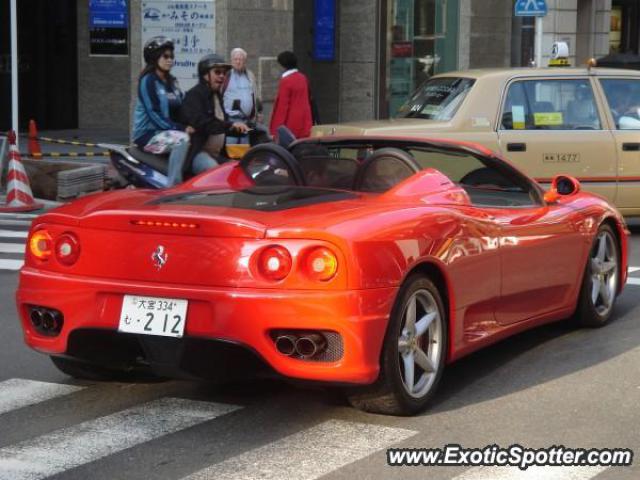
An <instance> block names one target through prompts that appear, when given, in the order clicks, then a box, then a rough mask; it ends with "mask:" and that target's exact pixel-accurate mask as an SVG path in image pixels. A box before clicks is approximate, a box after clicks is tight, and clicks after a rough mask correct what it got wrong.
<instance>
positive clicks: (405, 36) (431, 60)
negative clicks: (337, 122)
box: [381, 0, 458, 117]
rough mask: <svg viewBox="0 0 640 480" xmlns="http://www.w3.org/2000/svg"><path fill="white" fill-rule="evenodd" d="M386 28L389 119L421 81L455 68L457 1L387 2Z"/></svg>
mask: <svg viewBox="0 0 640 480" xmlns="http://www.w3.org/2000/svg"><path fill="white" fill-rule="evenodd" d="M387 25H389V29H390V34H389V35H388V37H389V38H388V39H387V42H386V44H385V45H384V49H385V51H386V58H388V59H389V60H388V70H387V72H388V75H387V79H386V88H387V91H386V96H385V97H384V98H385V101H386V102H388V103H387V105H386V107H387V109H386V110H387V111H388V114H389V116H392V117H393V116H395V114H396V113H397V111H398V109H399V108H400V106H402V104H403V103H404V102H406V101H407V99H408V98H409V97H410V96H411V94H412V93H413V91H414V90H415V89H416V88H417V87H418V86H419V85H420V84H421V83H422V82H424V81H425V80H426V79H428V78H429V77H431V76H432V75H434V74H436V73H440V72H444V71H448V70H454V69H455V68H456V66H457V54H458V50H457V44H458V42H457V32H458V0H388V3H387ZM383 58H384V57H383ZM384 110H385V109H384V108H382V109H381V111H384Z"/></svg>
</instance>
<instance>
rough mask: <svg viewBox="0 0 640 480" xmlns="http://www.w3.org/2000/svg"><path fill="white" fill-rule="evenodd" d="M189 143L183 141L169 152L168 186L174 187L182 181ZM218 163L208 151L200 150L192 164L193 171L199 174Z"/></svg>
mask: <svg viewBox="0 0 640 480" xmlns="http://www.w3.org/2000/svg"><path fill="white" fill-rule="evenodd" d="M188 151H189V143H183V144H182V145H178V146H177V147H176V148H174V149H173V150H171V154H169V171H168V173H167V187H173V186H175V185H178V184H179V183H182V180H183V179H182V168H183V166H184V162H185V159H186V157H187V152H188ZM217 165H218V162H216V161H215V160H214V159H213V158H211V157H210V156H209V155H208V154H207V153H206V152H199V153H198V154H197V155H196V156H195V157H194V158H193V162H192V164H191V171H192V172H193V173H194V174H195V175H197V174H199V173H202V172H204V171H205V170H209V169H210V168H213V167H215V166H217Z"/></svg>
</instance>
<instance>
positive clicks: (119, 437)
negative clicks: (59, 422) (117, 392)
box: [0, 398, 241, 480]
mask: <svg viewBox="0 0 640 480" xmlns="http://www.w3.org/2000/svg"><path fill="white" fill-rule="evenodd" d="M239 408H241V407H238V406H236V405H227V404H220V403H208V402H200V401H194V400H183V399H178V398H163V399H160V400H154V401H152V402H149V403H146V404H143V405H140V406H136V407H133V408H130V409H127V410H123V411H121V412H117V413H114V414H112V415H107V416H105V417H100V418H97V419H95V420H90V421H86V422H83V423H80V424H78V425H75V426H73V427H69V428H64V429H61V430H58V431H55V432H52V433H50V434H47V435H42V436H40V437H37V438H35V439H32V440H27V441H24V442H21V443H18V444H15V445H10V446H7V447H4V448H1V449H0V479H2V480H36V479H41V478H46V477H49V476H51V475H55V474H58V473H61V472H64V471H66V470H68V469H71V468H74V467H78V466H80V465H84V464H86V463H89V462H93V461H95V460H98V459H100V458H103V457H106V456H108V455H112V454H114V453H117V452H120V451H122V450H125V449H127V448H131V447H134V446H136V445H139V444H142V443H145V442H148V441H150V440H153V439H155V438H159V437H161V436H164V435H168V434H170V433H175V432H178V431H180V430H184V429H186V428H189V427H192V426H195V425H198V424H200V423H203V422H207V421H209V420H213V419H214V418H216V417H219V416H221V415H225V414H227V413H230V412H233V411H235V410H237V409H239Z"/></svg>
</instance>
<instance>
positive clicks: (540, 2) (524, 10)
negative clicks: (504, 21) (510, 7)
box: [514, 0, 547, 17]
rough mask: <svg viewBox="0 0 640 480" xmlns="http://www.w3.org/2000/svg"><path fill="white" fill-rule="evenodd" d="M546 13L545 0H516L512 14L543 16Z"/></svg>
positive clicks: (518, 15) (517, 15)
mask: <svg viewBox="0 0 640 480" xmlns="http://www.w3.org/2000/svg"><path fill="white" fill-rule="evenodd" d="M546 14H547V2H546V1H545V0H517V1H516V5H515V12H514V15H515V16H516V17H544V16H545V15H546Z"/></svg>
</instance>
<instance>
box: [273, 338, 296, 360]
mask: <svg viewBox="0 0 640 480" xmlns="http://www.w3.org/2000/svg"><path fill="white" fill-rule="evenodd" d="M276 349H277V350H278V352H280V353H281V354H283V355H286V356H287V357H290V356H291V355H293V354H294V353H295V352H296V337H294V336H293V335H279V336H278V337H276Z"/></svg>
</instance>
